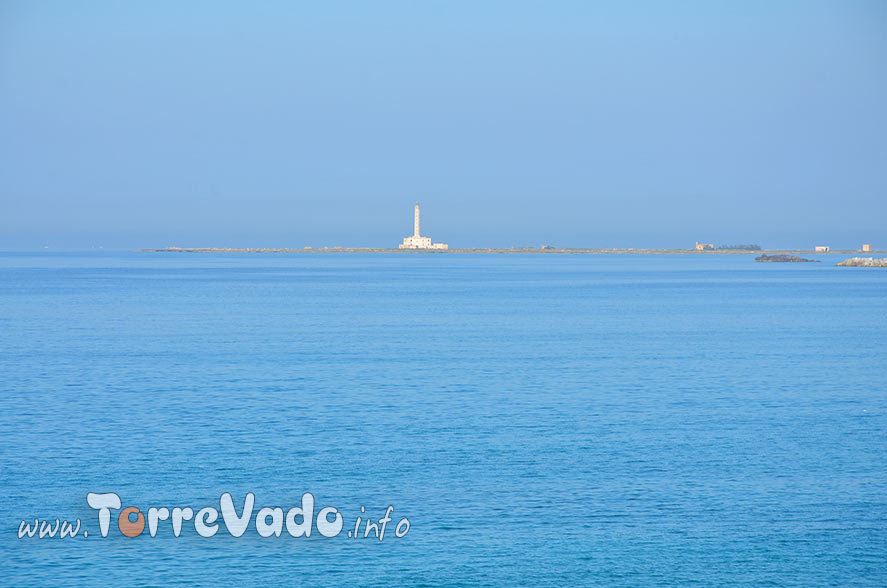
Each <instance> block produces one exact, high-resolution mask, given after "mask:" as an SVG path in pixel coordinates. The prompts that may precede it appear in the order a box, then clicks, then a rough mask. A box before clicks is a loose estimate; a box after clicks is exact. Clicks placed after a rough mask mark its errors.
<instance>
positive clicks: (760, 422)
mask: <svg viewBox="0 0 887 588" xmlns="http://www.w3.org/2000/svg"><path fill="white" fill-rule="evenodd" d="M817 259H820V260H821V262H820V263H770V264H763V263H756V262H755V261H754V256H751V255H561V254H540V255H509V254H498V255H497V254H348V253H319V252H318V253H296V254H270V253H265V254H246V253H245V254H236V253H219V254H215V253H195V254H191V253H136V252H35V253H21V252H19V253H2V254H0V484H2V486H0V584H2V585H4V586H108V587H116V586H214V587H215V586H238V587H239V586H253V585H255V586H272V585H275V586H280V585H286V586H290V585H300V586H302V585H304V586H388V585H392V586H537V587H538V586H606V587H619V586H638V587H656V586H797V587H805V588H808V587H813V586H839V587H847V586H873V587H884V586H887V270H881V269H877V268H848V267H835V265H834V264H835V263H836V262H837V261H839V260H841V259H844V257H843V256H837V255H822V256H817ZM306 493H307V494H309V495H310V496H311V497H313V501H314V505H313V507H312V508H309V506H310V505H308V504H307V503H304V502H303V499H305V498H306ZM225 494H228V495H230V496H229V497H230V498H231V502H232V504H233V505H234V513H235V514H236V515H238V516H243V512H242V511H243V509H244V501H245V500H246V497H247V496H248V495H251V496H253V497H254V508H253V510H252V511H251V514H250V513H249V512H248V513H246V514H248V515H250V519H249V523H248V526H247V528H246V529H245V530H243V529H241V532H242V534H241V535H240V536H235V534H234V533H232V532H231V531H230V530H229V529H228V524H227V523H228V519H227V518H225V516H224V515H223V514H218V513H219V512H220V510H221V497H222V495H225ZM87 495H96V496H99V498H96V499H95V500H100V501H105V500H110V501H111V502H113V496H117V497H118V500H119V506H118V507H116V508H117V509H122V508H126V507H134V508H135V509H138V510H137V511H135V510H131V511H129V513H127V514H125V519H124V518H123V517H120V513H121V510H117V509H115V508H111V507H110V506H108V507H107V508H106V510H105V511H104V512H105V515H106V516H107V517H109V518H106V529H105V530H106V532H107V536H103V534H102V532H101V527H102V523H101V516H102V514H101V513H102V510H101V509H100V508H99V507H96V506H92V505H90V503H89V501H88V500H87ZM389 507H393V508H391V509H389ZM176 508H178V509H179V510H178V511H174V509H176ZM188 508H190V509H191V512H192V513H194V516H193V517H192V518H190V519H188V518H187V517H186V515H187V514H189V512H188V511H187V509H188ZM322 508H326V509H327V510H326V511H324V514H323V515H322V516H323V519H324V520H323V521H320V522H318V521H319V520H320V519H319V517H320V516H321V513H320V510H321V509H322ZM149 509H152V511H153V513H154V515H155V516H154V519H155V520H154V525H155V529H154V531H155V533H154V536H152V534H151V532H150V525H149V524H148V523H146V522H145V520H146V519H147V518H148V515H149ZM259 509H265V510H262V511H261V512H260V511H259ZM278 509H279V510H278ZM292 509H297V510H292ZM164 510H166V511H168V512H172V513H173V514H176V512H177V513H178V515H180V521H179V522H180V523H181V528H180V534H179V536H176V535H175V533H174V529H173V527H174V521H173V518H174V517H173V516H170V517H169V518H167V519H163V518H161V515H162V514H163V511H164ZM214 512H215V513H216V514H217V517H215V518H214V516H213V513H214ZM306 512H307V515H305V513H306ZM130 513H131V514H130ZM386 513H387V514H388V517H387V518H390V523H387V526H386V528H385V533H384V535H383V536H382V537H381V538H379V537H378V535H379V532H380V531H381V527H380V526H379V523H380V521H381V519H383V518H386ZM260 515H261V516H260ZM306 516H307V520H309V521H310V522H311V524H310V525H309V527H310V528H311V530H312V531H311V534H310V536H305V534H304V533H303V534H302V535H301V536H295V535H297V533H290V523H292V524H293V527H294V528H296V524H297V523H302V526H301V527H300V528H301V530H302V531H304V530H305V529H304V521H305V519H306ZM139 517H141V519H140V518H139ZM358 517H360V520H358ZM195 518H196V519H199V521H200V525H199V526H200V529H202V532H201V530H200V529H198V525H197V524H195V522H194V519H195ZM259 518H261V521H260V522H259V523H257V522H256V521H257V519H259ZM339 518H341V521H340V523H341V528H340V531H339V532H338V534H333V531H334V530H335V527H336V523H337V521H339ZM34 519H37V520H38V521H44V520H47V521H49V522H50V523H52V524H55V520H56V519H60V520H61V521H68V522H70V523H71V525H72V527H71V528H73V525H74V523H75V521H76V520H77V519H79V520H80V522H81V527H80V530H79V534H78V535H77V536H75V537H73V538H72V537H70V536H66V537H64V538H62V537H60V536H59V535H58V534H56V535H55V536H49V533H48V531H49V528H48V527H47V533H46V534H45V536H44V537H43V538H40V537H39V533H37V534H35V535H34V536H29V535H28V533H27V528H29V527H24V526H23V524H25V523H27V525H28V526H30V525H32V524H33V525H34V529H37V527H38V525H36V524H34ZM121 519H123V520H121ZM140 520H141V521H142V527H141V528H140V527H139V521H140ZM367 520H369V521H370V522H371V523H372V524H367ZM232 521H233V519H232ZM404 521H406V522H405V523H404ZM51 526H52V525H49V527H51ZM232 526H233V527H235V528H236V525H232ZM213 528H214V529H215V534H214V535H212V536H209V537H206V536H203V533H204V532H205V533H209V532H212V531H211V530H212V529H213ZM321 528H323V529H326V532H327V533H329V534H331V535H333V536H329V537H328V536H325V535H324V534H322V533H321V532H320V529H321ZM23 529H25V532H24V535H23V536H21V537H20V535H21V534H22V530H23ZM124 529H130V534H134V535H135V536H132V537H130V536H128V535H125V534H124V533H123V530H124ZM132 529H135V530H138V531H140V532H139V533H135V532H134V531H132ZM355 529H357V532H354V531H355ZM70 530H71V529H69V531H70ZM260 531H261V533H260ZM278 533H279V535H278ZM264 535H269V536H264Z"/></svg>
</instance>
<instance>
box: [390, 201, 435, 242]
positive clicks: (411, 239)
mask: <svg viewBox="0 0 887 588" xmlns="http://www.w3.org/2000/svg"><path fill="white" fill-rule="evenodd" d="M397 247H398V249H448V246H447V244H446V243H432V242H431V237H423V236H422V234H421V233H420V232H419V203H418V202H416V211H415V215H414V217H413V234H412V235H411V236H409V237H404V239H403V243H401V244H400V245H398V246H397Z"/></svg>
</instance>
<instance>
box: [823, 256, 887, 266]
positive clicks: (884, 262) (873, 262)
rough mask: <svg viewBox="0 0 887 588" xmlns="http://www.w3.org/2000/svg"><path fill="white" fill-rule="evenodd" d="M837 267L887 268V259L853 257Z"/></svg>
mask: <svg viewBox="0 0 887 588" xmlns="http://www.w3.org/2000/svg"><path fill="white" fill-rule="evenodd" d="M835 265H841V266H844V267H887V257H879V258H874V257H851V258H850V259H845V260H844V261H841V262H839V263H836V264H835Z"/></svg>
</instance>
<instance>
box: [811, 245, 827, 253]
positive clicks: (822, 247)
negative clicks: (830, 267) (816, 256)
mask: <svg viewBox="0 0 887 588" xmlns="http://www.w3.org/2000/svg"><path fill="white" fill-rule="evenodd" d="M814 251H815V252H816V253H828V251H829V247H828V245H817V246H816V247H815V248H814Z"/></svg>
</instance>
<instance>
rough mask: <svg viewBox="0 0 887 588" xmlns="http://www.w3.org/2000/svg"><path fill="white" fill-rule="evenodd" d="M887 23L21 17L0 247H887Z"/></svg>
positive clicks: (13, 48) (539, 11) (332, 15)
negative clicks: (412, 240)
mask: <svg viewBox="0 0 887 588" xmlns="http://www.w3.org/2000/svg"><path fill="white" fill-rule="evenodd" d="M885 71H887V3H885V2H879V1H863V0H851V1H848V2H834V1H832V2H813V1H811V2H800V1H798V2H788V1H783V2H736V3H728V2H703V1H687V2H673V3H663V2H640V3H632V4H631V5H630V6H629V5H628V4H627V3H620V2H600V3H587V2H489V3H467V2H456V3H453V2H423V3H410V2H378V3H358V2H325V3H304V4H300V5H297V4H296V3H284V2H274V1H269V2H263V3H257V4H255V5H252V4H247V3H233V2H190V3H176V2H168V1H158V2H152V3H139V4H136V3H113V2H104V1H96V2H89V3H79V4H75V3H65V2H60V1H49V2H40V3H35V2H24V1H15V0H14V1H7V2H4V3H3V4H2V5H0V249H38V248H42V247H43V246H44V245H47V246H49V247H51V248H53V249H64V248H70V249H89V248H92V247H96V246H104V247H105V248H106V249H114V248H120V249H131V248H140V247H163V246H167V245H179V246H183V247H199V246H207V247H212V246H219V247H294V248H298V247H303V246H324V245H338V246H344V247H396V246H397V244H398V243H399V242H400V241H401V240H402V239H403V237H404V236H406V235H408V234H410V233H411V229H412V215H413V210H412V206H413V203H414V202H415V201H416V200H417V199H418V200H420V201H421V203H422V213H423V217H422V222H423V233H424V234H427V235H429V236H431V237H432V238H433V239H434V240H435V241H443V242H447V243H449V244H450V246H451V247H509V246H534V247H537V246H539V245H540V244H543V243H545V244H552V245H556V246H562V247H601V248H604V247H636V248H668V247H681V248H687V247H691V246H692V244H693V243H694V241H697V240H698V241H702V242H712V243H714V244H715V245H720V244H731V243H758V244H760V245H762V246H763V247H765V248H774V249H776V248H795V247H803V248H808V247H812V246H814V245H820V244H822V245H830V246H831V247H832V248H834V249H845V248H846V249H856V248H858V247H859V246H860V244H861V243H872V244H874V245H875V248H876V249H884V248H885V247H887V223H885V222H884V218H885V217H887V165H885V161H887V114H885V104H887V76H885V75H884V72H885Z"/></svg>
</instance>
